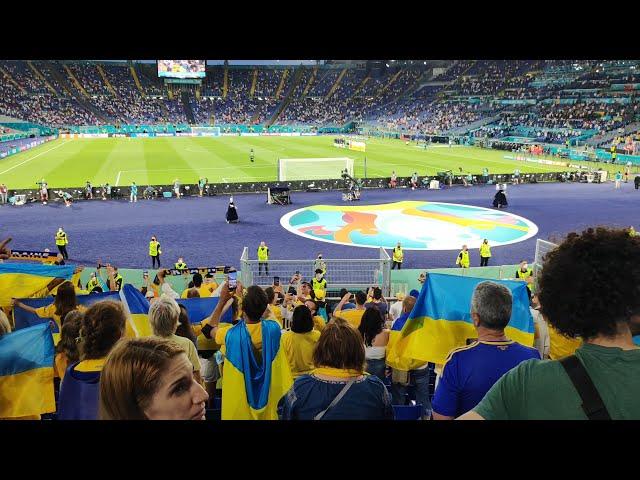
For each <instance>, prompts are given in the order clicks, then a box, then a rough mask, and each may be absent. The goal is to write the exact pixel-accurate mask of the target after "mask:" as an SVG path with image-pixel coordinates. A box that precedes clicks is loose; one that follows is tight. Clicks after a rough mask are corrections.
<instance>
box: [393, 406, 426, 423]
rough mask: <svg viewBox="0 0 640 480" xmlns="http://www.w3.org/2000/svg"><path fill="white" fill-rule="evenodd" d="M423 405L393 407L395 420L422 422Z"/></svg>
mask: <svg viewBox="0 0 640 480" xmlns="http://www.w3.org/2000/svg"><path fill="white" fill-rule="evenodd" d="M421 415H422V404H418V405H393V418H394V419H395V420H420V417H421Z"/></svg>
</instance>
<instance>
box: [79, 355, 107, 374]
mask: <svg viewBox="0 0 640 480" xmlns="http://www.w3.org/2000/svg"><path fill="white" fill-rule="evenodd" d="M106 361H107V357H104V358H94V359H90V360H83V361H81V362H80V363H79V364H78V365H76V368H75V371H76V372H101V371H102V367H104V364H105V362H106Z"/></svg>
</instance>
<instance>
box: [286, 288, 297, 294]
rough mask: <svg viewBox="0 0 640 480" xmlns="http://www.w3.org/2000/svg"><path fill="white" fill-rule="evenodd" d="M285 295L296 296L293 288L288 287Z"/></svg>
mask: <svg viewBox="0 0 640 480" xmlns="http://www.w3.org/2000/svg"><path fill="white" fill-rule="evenodd" d="M287 293H288V294H289V295H295V294H296V289H295V287H289V290H287Z"/></svg>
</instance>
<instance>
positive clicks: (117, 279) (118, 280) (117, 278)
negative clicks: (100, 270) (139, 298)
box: [111, 267, 123, 292]
mask: <svg viewBox="0 0 640 480" xmlns="http://www.w3.org/2000/svg"><path fill="white" fill-rule="evenodd" d="M122 283H123V278H122V275H120V274H119V273H118V267H113V284H112V285H111V289H112V290H113V289H114V287H115V291H118V292H119V291H120V290H122Z"/></svg>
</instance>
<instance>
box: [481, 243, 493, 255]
mask: <svg viewBox="0 0 640 480" xmlns="http://www.w3.org/2000/svg"><path fill="white" fill-rule="evenodd" d="M480 256H481V257H484V258H489V257H490V256H491V247H490V246H489V244H488V243H482V245H480Z"/></svg>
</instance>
